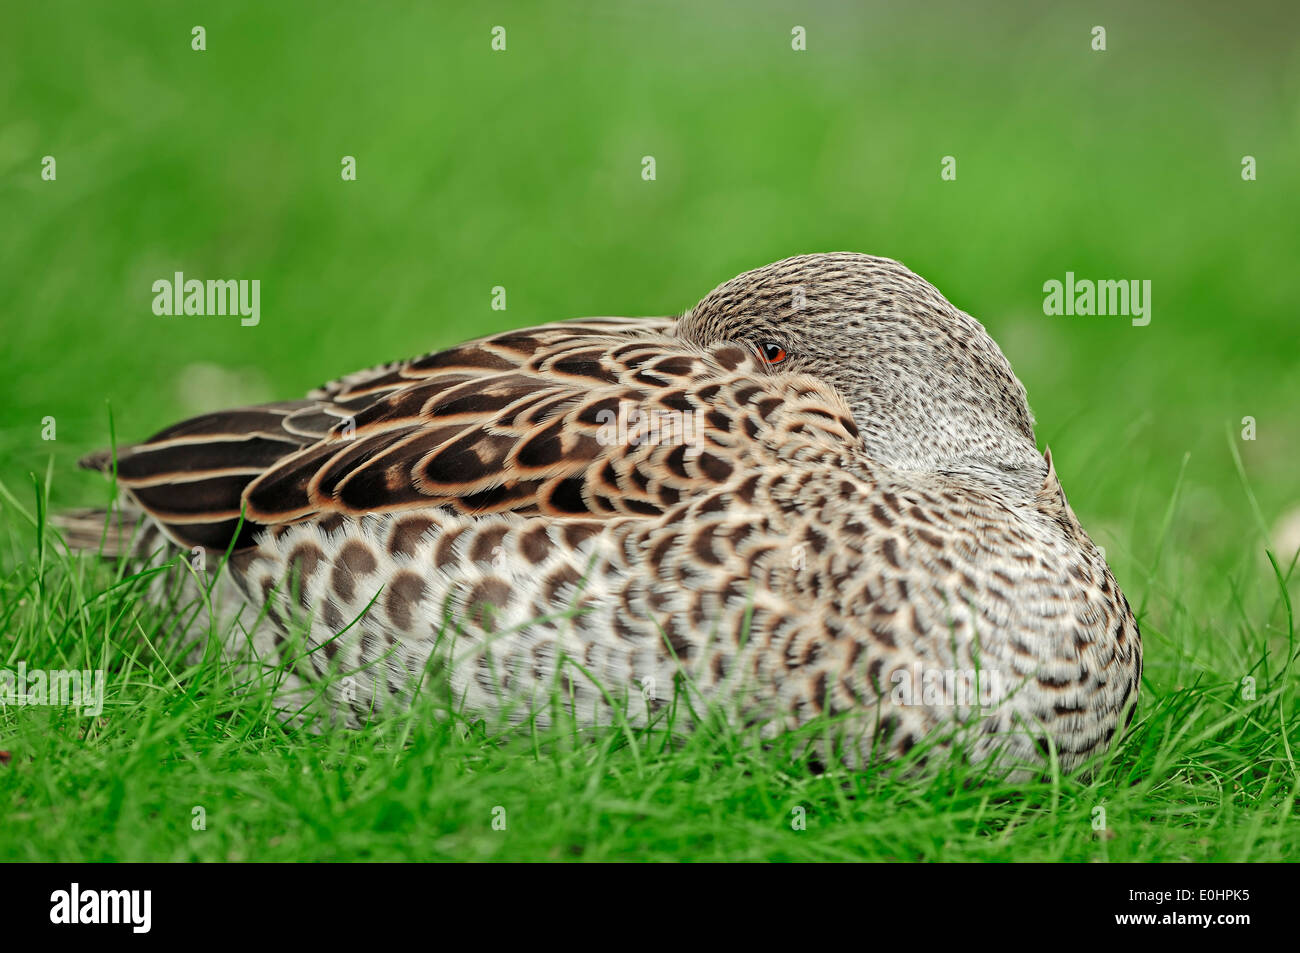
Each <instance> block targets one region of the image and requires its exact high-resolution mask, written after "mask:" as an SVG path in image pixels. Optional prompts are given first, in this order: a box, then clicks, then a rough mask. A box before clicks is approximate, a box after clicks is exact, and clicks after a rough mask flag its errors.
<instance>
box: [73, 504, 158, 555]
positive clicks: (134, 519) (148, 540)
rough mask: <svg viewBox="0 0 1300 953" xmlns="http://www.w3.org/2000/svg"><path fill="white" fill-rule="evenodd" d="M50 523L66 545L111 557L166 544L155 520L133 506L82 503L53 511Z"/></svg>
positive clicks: (144, 552)
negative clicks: (67, 508)
mask: <svg viewBox="0 0 1300 953" xmlns="http://www.w3.org/2000/svg"><path fill="white" fill-rule="evenodd" d="M50 523H51V525H53V526H54V528H55V529H57V530H58V531H59V533H60V534H62V536H63V539H64V540H65V541H66V542H67V544H68V548H70V549H74V550H78V551H80V552H89V553H97V554H99V555H101V556H106V557H109V558H112V559H121V558H140V557H144V556H148V555H150V554H152V553H155V552H157V551H158V550H159V549H160V548H161V547H163V546H165V545H166V544H167V539H166V538H165V537H164V536H163V534H162V531H161V530H160V529H159V527H158V524H157V523H155V522H154V521H153V520H151V519H149V518H148V517H147V516H145V514H144V511H143V510H139V509H136V508H134V507H122V508H116V509H114V510H113V511H111V512H110V511H109V510H106V509H104V508H103V507H85V508H82V509H75V510H65V511H63V512H61V513H53V514H51V516H50Z"/></svg>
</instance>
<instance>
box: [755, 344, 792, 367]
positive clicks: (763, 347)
mask: <svg viewBox="0 0 1300 953" xmlns="http://www.w3.org/2000/svg"><path fill="white" fill-rule="evenodd" d="M758 350H759V353H760V354H762V355H763V360H765V361H767V363H769V364H780V363H781V362H782V361H784V360H785V357H786V354H785V348H783V347H782V346H781V345H779V344H760V345H759V346H758Z"/></svg>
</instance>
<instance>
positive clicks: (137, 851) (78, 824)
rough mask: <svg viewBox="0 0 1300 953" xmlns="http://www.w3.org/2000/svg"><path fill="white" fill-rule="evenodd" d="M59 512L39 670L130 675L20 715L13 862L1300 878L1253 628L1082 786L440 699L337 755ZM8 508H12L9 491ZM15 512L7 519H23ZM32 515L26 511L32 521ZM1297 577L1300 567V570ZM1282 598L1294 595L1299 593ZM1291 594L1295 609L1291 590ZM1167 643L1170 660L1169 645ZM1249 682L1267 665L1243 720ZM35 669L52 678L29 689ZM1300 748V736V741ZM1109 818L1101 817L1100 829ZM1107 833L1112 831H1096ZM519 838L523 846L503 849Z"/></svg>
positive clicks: (1274, 711)
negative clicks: (1050, 869) (177, 628)
mask: <svg viewBox="0 0 1300 953" xmlns="http://www.w3.org/2000/svg"><path fill="white" fill-rule="evenodd" d="M43 490H44V488H43V487H42V488H41V492H42V495H41V496H39V497H38V500H39V501H40V504H39V505H37V506H36V507H34V508H33V510H32V512H31V513H29V514H25V515H26V516H27V518H28V520H29V523H30V528H29V529H28V530H27V531H26V532H22V531H15V532H13V533H12V535H11V542H12V543H13V544H14V545H15V546H16V547H19V546H21V545H22V543H23V542H24V541H29V540H31V539H33V537H34V536H35V534H38V533H39V534H40V535H39V536H35V538H37V539H39V540H41V541H42V543H41V545H39V546H38V547H37V551H36V556H35V558H34V559H31V560H29V561H25V562H24V563H23V564H22V565H21V567H20V568H18V569H17V570H15V571H14V572H12V573H11V574H10V575H9V576H8V577H7V578H6V579H5V580H4V583H3V585H4V588H3V597H4V598H3V604H4V605H5V606H6V607H7V608H6V618H5V620H4V621H5V625H6V630H7V631H8V633H9V634H10V637H11V639H12V643H11V648H12V650H13V653H14V655H15V656H16V657H18V658H25V659H39V660H41V662H42V664H43V665H44V666H45V667H47V668H59V669H65V670H81V669H103V670H105V671H106V672H108V673H109V675H108V679H109V681H108V686H107V691H106V693H105V706H104V710H103V712H102V713H101V714H100V715H98V716H97V717H87V716H85V715H83V714H80V713H78V712H76V711H75V710H71V709H69V708H66V707H55V706H50V707H35V706H28V707H19V708H10V709H8V710H6V711H4V712H2V713H0V732H3V735H2V736H3V737H4V738H5V739H6V740H5V744H6V745H7V746H8V749H9V755H10V757H9V763H8V764H7V765H6V766H5V767H3V768H0V772H3V773H0V791H2V792H3V797H4V799H5V801H6V824H5V828H4V830H5V833H4V836H3V837H0V859H3V860H48V859H52V858H54V859H64V860H82V861H104V860H347V859H373V860H409V859H456V860H466V859H480V860H490V859H512V860H520V859H523V860H554V859H573V858H581V859H587V860H628V859H638V860H651V859H653V860H660V859H691V860H793V861H811V860H854V859H863V858H870V859H882V860H947V861H954V860H1070V861H1083V860H1112V861H1125V860H1153V859H1156V860H1228V861H1235V860H1270V861H1271V860H1286V859H1291V858H1293V857H1294V856H1295V853H1296V844H1297V838H1296V836H1295V834H1296V823H1295V819H1294V814H1293V808H1294V805H1295V801H1296V797H1297V795H1298V794H1300V772H1298V771H1297V767H1296V764H1295V760H1294V757H1293V746H1294V744H1293V741H1292V739H1291V737H1290V736H1289V732H1292V731H1293V728H1292V725H1293V724H1294V699H1295V682H1296V677H1295V669H1294V667H1293V665H1292V664H1290V662H1288V661H1287V660H1288V659H1290V660H1291V662H1293V661H1294V652H1295V644H1294V631H1293V629H1292V624H1293V620H1292V618H1291V615H1290V605H1289V603H1288V602H1286V601H1285V600H1284V599H1280V600H1279V601H1280V602H1281V603H1282V609H1283V611H1284V612H1285V625H1286V630H1285V634H1286V638H1287V642H1286V651H1285V652H1284V653H1273V654H1272V655H1271V656H1270V654H1267V653H1265V654H1259V653H1261V652H1265V647H1266V646H1267V644H1268V642H1269V633H1268V632H1266V631H1262V629H1261V627H1258V626H1256V625H1255V624H1253V623H1252V622H1251V621H1250V620H1249V618H1247V617H1244V616H1243V618H1242V619H1241V620H1240V622H1239V624H1238V625H1237V626H1235V627H1234V634H1233V635H1232V636H1231V637H1230V638H1229V639H1225V640H1224V644H1223V645H1222V646H1221V649H1222V651H1223V663H1222V664H1221V665H1219V666H1210V665H1205V664H1197V663H1195V662H1193V661H1191V660H1190V659H1188V658H1186V657H1181V656H1180V655H1179V654H1178V653H1176V652H1174V653H1170V655H1171V661H1170V662H1166V663H1161V664H1157V665H1156V666H1155V667H1154V668H1155V671H1154V672H1153V673H1152V675H1153V676H1154V677H1148V678H1147V679H1144V691H1145V697H1144V701H1143V704H1142V706H1141V710H1140V713H1139V716H1138V718H1137V720H1136V722H1135V724H1134V725H1133V727H1132V729H1131V730H1130V731H1129V732H1128V734H1127V735H1126V736H1124V737H1123V739H1122V740H1121V741H1120V742H1119V743H1118V744H1117V745H1116V746H1115V747H1114V748H1113V749H1112V750H1111V751H1110V752H1108V753H1107V754H1106V756H1105V757H1102V758H1100V759H1098V760H1097V761H1096V762H1095V763H1094V764H1092V765H1090V766H1089V769H1088V770H1087V771H1086V772H1081V773H1079V774H1076V775H1075V776H1073V777H1070V776H1065V777H1063V776H1061V774H1060V773H1059V771H1056V770H1052V771H1049V772H1048V773H1047V774H1046V775H1045V776H1044V777H1043V778H1041V779H1039V780H1036V781H1032V782H1028V783H1026V782H1018V783H1014V784H1011V783H1007V782H1006V781H1003V780H1000V779H998V778H996V777H989V776H987V775H986V773H985V772H983V771H982V770H981V769H979V768H978V767H971V766H969V765H967V764H964V763H961V762H957V761H951V762H949V761H944V760H942V759H934V758H933V756H932V757H931V761H930V763H929V766H928V770H920V771H918V770H917V764H916V761H917V759H918V758H920V757H922V756H923V755H924V754H925V753H926V746H925V745H922V746H920V747H919V748H918V749H916V750H915V751H914V752H913V753H912V757H910V758H909V760H908V761H907V762H904V763H901V764H888V765H881V766H878V767H873V768H870V769H867V770H861V771H846V770H844V769H842V768H832V769H831V770H829V771H828V770H825V769H824V767H823V766H821V765H820V764H819V763H818V762H817V761H816V760H815V759H813V758H810V757H809V751H810V745H812V744H815V743H816V742H818V741H819V740H821V739H823V738H824V737H825V736H826V734H827V733H828V732H831V731H833V728H834V726H833V725H830V724H827V723H813V724H811V725H809V726H807V727H806V728H805V729H803V730H801V731H800V732H797V733H790V734H788V735H786V736H783V737H781V738H780V739H778V740H777V741H776V742H774V743H770V744H761V743H759V742H758V741H757V740H756V739H755V737H754V736H753V735H752V733H747V732H744V731H740V732H737V731H733V730H729V729H727V728H726V727H725V725H723V724H722V723H721V722H718V721H716V720H706V727H704V728H703V729H701V730H699V731H697V732H696V733H694V734H692V735H689V736H686V737H682V736H681V735H680V734H676V735H674V734H672V733H670V732H669V731H667V730H665V726H664V725H662V724H660V725H656V726H654V727H651V728H647V729H640V730H633V729H629V728H627V727H626V726H622V725H616V726H614V727H612V728H608V729H600V730H595V731H592V730H579V729H578V728H577V727H576V726H574V725H573V724H572V723H570V722H568V721H567V720H565V719H560V720H559V721H558V722H557V723H556V724H555V726H553V727H551V728H548V729H541V728H538V727H537V726H536V725H535V724H534V725H531V726H526V727H523V728H517V729H513V730H509V731H505V732H500V733H498V732H494V731H492V730H490V729H489V727H488V726H487V725H485V724H484V722H482V721H481V720H478V719H476V718H475V717H474V716H473V714H472V713H464V712H460V711H456V710H455V709H454V708H453V707H450V706H447V705H445V704H444V703H443V702H442V701H440V700H439V699H438V697H437V693H436V692H429V693H427V694H426V695H424V696H422V697H421V698H420V699H418V700H417V702H416V705H415V707H414V708H413V709H412V711H411V712H410V713H409V715H405V716H387V717H377V718H376V719H375V721H374V722H373V723H372V724H370V725H369V726H367V727H366V728H364V729H362V730H355V731H345V730H336V731H326V732H324V733H322V734H315V733H311V732H307V731H303V730H296V729H293V728H289V727H286V726H284V725H283V724H282V723H281V722H280V721H279V720H278V719H277V718H276V717H275V716H274V714H273V703H272V698H273V683H272V682H271V681H265V682H262V683H259V684H251V683H249V682H248V681H246V679H247V676H246V675H243V674H241V673H240V672H239V671H238V670H237V669H235V668H233V667H231V666H228V665H227V664H225V663H224V662H223V661H222V660H221V658H220V655H219V650H215V649H214V650H212V651H209V652H208V653H206V658H205V659H204V660H202V661H199V662H195V663H194V664H188V663H187V661H186V653H185V652H184V651H182V650H181V649H180V647H179V645H178V643H177V642H176V641H175V640H173V639H169V637H168V635H167V632H166V630H165V628H164V627H163V626H162V624H161V618H162V615H163V613H162V608H163V607H162V606H160V605H157V604H154V603H151V602H150V601H149V600H147V599H144V598H142V596H143V593H144V589H145V588H146V587H147V585H148V583H149V580H150V576H149V573H148V572H141V571H134V570H132V569H130V568H129V567H128V565H127V564H126V563H125V562H120V563H116V564H109V563H107V562H98V561H95V560H92V559H86V558H84V557H82V556H80V555H71V554H69V553H68V552H67V551H66V550H65V549H63V548H61V546H60V545H59V541H58V539H57V537H56V536H55V534H54V533H53V531H52V530H50V529H49V528H48V527H46V526H45V525H44V523H43V518H42V513H43V512H44V510H45V505H44V495H43ZM4 495H5V496H6V497H10V493H9V491H8V489H7V488H6V489H5V490H4ZM10 498H11V497H10ZM13 502H17V501H12V499H11V505H12V503H13ZM1291 568H1293V567H1291ZM1278 578H1279V580H1280V579H1281V578H1282V573H1281V572H1279V574H1278ZM1278 591H1279V593H1284V592H1285V589H1284V588H1279V590H1278ZM1165 641H1166V640H1165V639H1162V638H1161V636H1160V634H1159V633H1156V638H1155V639H1152V640H1149V641H1148V652H1149V653H1152V654H1155V655H1156V656H1157V658H1159V656H1160V655H1161V654H1162V646H1163V645H1164V643H1165ZM1232 659H1238V660H1243V661H1244V662H1245V663H1247V667H1248V671H1249V672H1250V673H1251V674H1252V675H1253V676H1254V677H1255V679H1256V681H1257V688H1256V693H1255V697H1254V698H1253V699H1250V700H1247V699H1245V698H1243V697H1242V696H1243V693H1242V691H1241V686H1240V684H1239V678H1238V677H1237V675H1236V671H1237V670H1236V669H1234V668H1233V663H1232V662H1231V661H1230V660H1232ZM33 667H34V666H33ZM1297 740H1300V739H1297ZM1099 808H1101V809H1103V810H1104V818H1103V816H1102V815H1100V814H1099V812H1098V809H1099ZM1099 819H1100V820H1104V829H1102V830H1098V829H1097V827H1096V824H1097V822H1098V820H1099ZM502 821H504V826H502Z"/></svg>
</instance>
